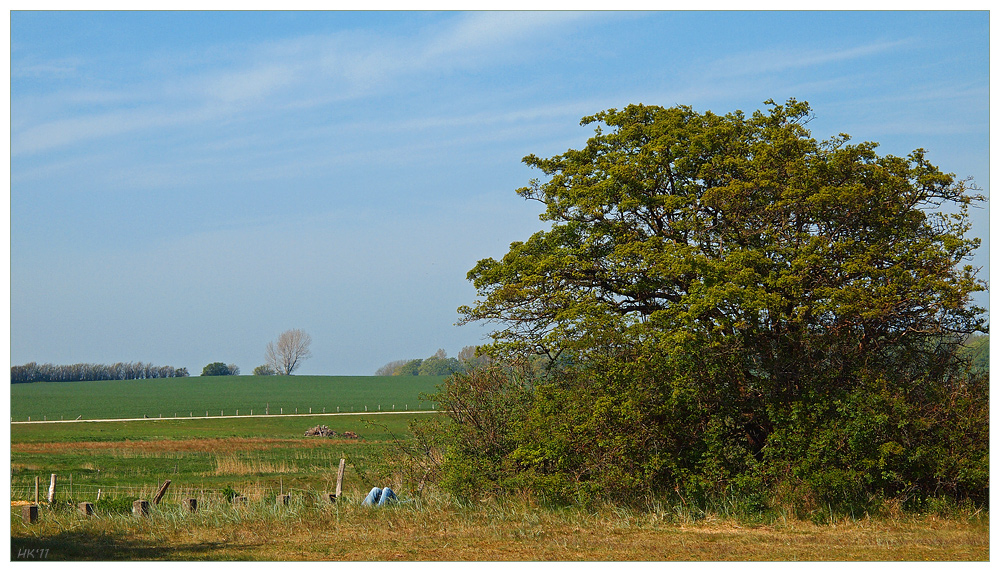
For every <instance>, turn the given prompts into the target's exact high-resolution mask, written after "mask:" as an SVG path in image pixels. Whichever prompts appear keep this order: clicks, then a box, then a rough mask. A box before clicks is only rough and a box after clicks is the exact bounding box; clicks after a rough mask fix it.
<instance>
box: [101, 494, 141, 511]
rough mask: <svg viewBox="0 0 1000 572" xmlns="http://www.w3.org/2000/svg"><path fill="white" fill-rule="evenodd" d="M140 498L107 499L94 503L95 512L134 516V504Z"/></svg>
mask: <svg viewBox="0 0 1000 572" xmlns="http://www.w3.org/2000/svg"><path fill="white" fill-rule="evenodd" d="M137 500H139V497H130V496H121V497H105V498H102V499H101V500H98V501H95V502H94V512H96V513H98V514H132V503H133V502H135V501H137Z"/></svg>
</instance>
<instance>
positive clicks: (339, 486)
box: [336, 459, 347, 498]
mask: <svg viewBox="0 0 1000 572" xmlns="http://www.w3.org/2000/svg"><path fill="white" fill-rule="evenodd" d="M346 462H347V459H341V460H340V468H339V469H337V492H336V495H337V498H340V492H341V491H342V490H343V484H344V463H346Z"/></svg>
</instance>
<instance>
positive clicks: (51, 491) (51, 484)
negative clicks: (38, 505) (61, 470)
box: [49, 473, 56, 504]
mask: <svg viewBox="0 0 1000 572" xmlns="http://www.w3.org/2000/svg"><path fill="white" fill-rule="evenodd" d="M54 502H56V475H55V473H52V480H51V481H49V504H52V503H54Z"/></svg>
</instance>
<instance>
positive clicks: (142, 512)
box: [132, 500, 149, 516]
mask: <svg viewBox="0 0 1000 572" xmlns="http://www.w3.org/2000/svg"><path fill="white" fill-rule="evenodd" d="M132 514H133V516H146V515H148V514H149V501H144V500H137V501H133V502H132Z"/></svg>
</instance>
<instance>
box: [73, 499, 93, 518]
mask: <svg viewBox="0 0 1000 572" xmlns="http://www.w3.org/2000/svg"><path fill="white" fill-rule="evenodd" d="M76 506H78V507H80V512H82V513H83V514H84V515H86V516H91V515H93V514H94V505H93V504H91V503H89V502H82V503H80V504H78V505H76Z"/></svg>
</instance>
